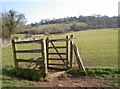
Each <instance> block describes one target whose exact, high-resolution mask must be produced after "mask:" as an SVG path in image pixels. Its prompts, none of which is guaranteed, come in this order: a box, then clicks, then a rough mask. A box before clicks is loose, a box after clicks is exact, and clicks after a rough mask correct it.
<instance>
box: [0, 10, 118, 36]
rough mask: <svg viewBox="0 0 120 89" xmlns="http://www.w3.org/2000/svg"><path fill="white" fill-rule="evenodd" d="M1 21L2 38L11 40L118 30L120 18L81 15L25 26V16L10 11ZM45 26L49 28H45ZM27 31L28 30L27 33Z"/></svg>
mask: <svg viewBox="0 0 120 89" xmlns="http://www.w3.org/2000/svg"><path fill="white" fill-rule="evenodd" d="M0 19H1V21H2V37H3V38H11V35H12V34H15V33H22V34H31V35H35V34H60V33H68V32H70V31H81V30H88V29H102V28H118V26H119V24H118V22H119V19H120V18H118V16H113V17H108V16H101V15H91V16H82V15H80V16H79V17H76V16H74V17H67V18H59V19H52V20H50V19H42V20H41V21H40V22H38V23H31V24H29V25H25V22H26V18H25V16H24V14H22V13H18V12H16V11H14V10H9V11H8V12H3V13H2V14H1V15H0ZM45 25H49V26H46V27H45ZM22 26H24V28H22V30H21V27H22ZM43 26H44V27H43ZM17 29H18V30H17ZM25 29H27V31H26V30H25Z"/></svg>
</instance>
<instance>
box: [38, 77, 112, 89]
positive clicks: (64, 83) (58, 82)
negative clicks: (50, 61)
mask: <svg viewBox="0 0 120 89" xmlns="http://www.w3.org/2000/svg"><path fill="white" fill-rule="evenodd" d="M36 86H37V87H112V85H110V84H107V83H106V79H104V78H95V77H91V76H78V75H69V76H67V77H64V78H52V79H49V80H48V81H46V82H38V83H36Z"/></svg>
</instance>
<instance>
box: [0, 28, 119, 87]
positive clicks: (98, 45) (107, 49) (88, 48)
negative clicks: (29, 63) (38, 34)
mask: <svg viewBox="0 0 120 89" xmlns="http://www.w3.org/2000/svg"><path fill="white" fill-rule="evenodd" d="M71 34H73V35H74V38H75V39H74V42H75V43H76V44H77V47H78V49H79V52H80V54H81V59H82V61H83V64H84V66H85V67H87V68H88V67H100V68H101V67H107V68H111V67H113V68H117V67H118V30H113V29H98V30H87V31H80V32H74V33H68V34H63V35H58V36H52V37H50V38H52V39H57V38H65V36H66V35H69V36H70V35H71ZM58 45H61V44H58ZM35 47H39V46H36V45H35ZM18 48H20V49H24V48H26V49H27V48H34V46H33V45H29V46H28V47H24V46H22V45H20V46H18ZM12 55H13V54H12V47H11V46H9V47H5V48H2V68H3V76H2V79H3V86H4V87H5V86H7V87H12V86H17V87H20V86H26V87H27V86H35V85H36V84H37V83H36V82H34V81H28V80H23V79H19V78H16V77H10V76H9V74H7V73H8V72H9V70H10V69H11V68H13V67H14V60H13V57H12ZM31 55H32V54H30V55H27V56H26V55H19V56H20V57H30V56H31ZM36 56H39V54H36V55H33V56H32V57H36Z"/></svg>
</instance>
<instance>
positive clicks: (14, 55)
mask: <svg viewBox="0 0 120 89" xmlns="http://www.w3.org/2000/svg"><path fill="white" fill-rule="evenodd" d="M12 48H13V57H14V64H15V68H18V62H17V58H16V49H15V43H14V40H12Z"/></svg>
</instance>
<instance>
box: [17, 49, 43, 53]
mask: <svg viewBox="0 0 120 89" xmlns="http://www.w3.org/2000/svg"><path fill="white" fill-rule="evenodd" d="M40 52H42V50H40V49H35V50H17V51H16V53H40Z"/></svg>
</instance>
